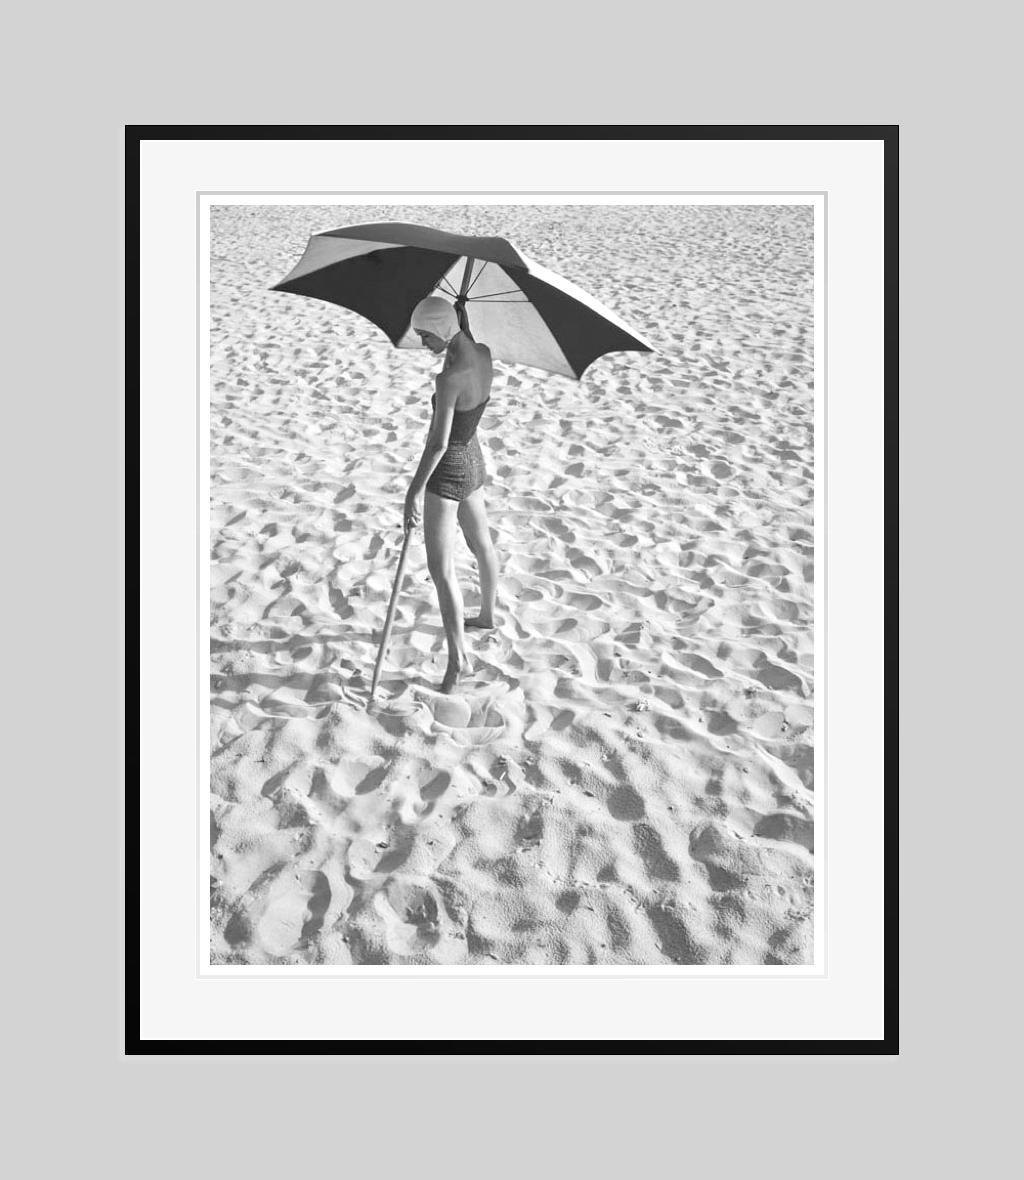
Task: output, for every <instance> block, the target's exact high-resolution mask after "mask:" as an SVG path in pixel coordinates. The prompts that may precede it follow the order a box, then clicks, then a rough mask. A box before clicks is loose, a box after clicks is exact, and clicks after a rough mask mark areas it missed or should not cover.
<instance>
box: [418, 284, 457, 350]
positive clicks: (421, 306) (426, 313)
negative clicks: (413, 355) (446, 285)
mask: <svg viewBox="0 0 1024 1180" xmlns="http://www.w3.org/2000/svg"><path fill="white" fill-rule="evenodd" d="M409 326H410V327H411V328H413V329H414V330H415V331H420V332H433V334H434V335H435V336H438V337H440V338H441V339H442V340H443V341H444V342H445V344H447V343H448V341H449V340H451V338H452V337H453V336H454V335H455V333H456V332H458V330H459V318H458V316H457V315H456V314H455V308H454V307H453V306H452V305H451V304H450V303H449V302H448V300H447V299H442V298H441V297H440V296H439V295H428V296H427V297H426V299H421V300H420V301H419V303H417V304H416V307H415V309H414V310H413V313H412V319H411V321H410V324H409Z"/></svg>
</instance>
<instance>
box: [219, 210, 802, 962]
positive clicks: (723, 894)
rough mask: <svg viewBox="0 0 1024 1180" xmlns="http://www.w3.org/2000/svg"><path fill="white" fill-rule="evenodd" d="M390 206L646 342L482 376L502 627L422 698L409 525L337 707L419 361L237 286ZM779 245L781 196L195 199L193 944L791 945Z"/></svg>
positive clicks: (785, 407)
mask: <svg viewBox="0 0 1024 1180" xmlns="http://www.w3.org/2000/svg"><path fill="white" fill-rule="evenodd" d="M388 220H394V221H414V222H420V223H426V224H433V225H436V226H438V227H439V228H442V229H450V230H461V231H464V232H469V233H486V234H503V235H506V236H509V237H511V238H513V240H515V241H516V242H517V243H518V244H519V245H520V246H521V247H522V248H523V249H524V250H525V251H526V252H527V253H528V254H529V255H531V256H532V257H534V258H536V259H537V260H538V261H539V262H542V263H543V264H544V265H546V266H547V267H549V269H552V270H554V271H556V272H558V273H560V274H562V275H564V276H565V277H566V278H569V279H570V280H572V281H573V282H575V283H577V284H578V285H579V286H582V287H583V288H584V289H585V290H587V291H589V292H590V293H592V294H593V295H594V296H595V297H596V298H597V299H599V300H601V301H602V302H603V303H605V304H606V305H607V306H608V307H610V308H612V309H613V310H614V311H616V312H617V313H618V314H619V315H621V316H622V317H623V318H624V319H625V320H626V321H627V322H628V323H630V324H631V325H633V326H635V327H636V328H637V330H639V331H640V332H641V333H643V334H644V335H645V336H647V338H648V339H650V340H651V341H652V342H653V343H654V344H655V345H656V346H658V347H659V349H661V350H662V352H661V353H660V354H659V355H657V356H645V355H643V354H639V353H617V354H613V355H611V356H608V357H605V358H602V359H601V360H599V361H597V362H596V363H595V364H594V365H593V366H592V367H591V368H590V369H589V370H588V372H587V374H586V375H585V377H584V380H583V382H582V384H577V383H576V382H573V381H571V380H568V379H566V378H562V377H549V376H546V375H544V374H542V373H539V372H537V371H534V370H528V369H522V368H514V367H512V366H500V371H499V372H498V373H497V375H496V378H495V385H494V390H493V398H492V402H491V405H490V406H489V407H488V410H487V412H486V414H485V415H484V419H483V423H482V425H481V428H480V435H481V441H482V442H483V445H484V450H485V454H486V456H487V462H488V469H489V471H490V473H491V482H490V484H489V486H488V490H487V496H488V509H489V512H490V517H491V524H492V528H493V531H494V534H495V541H496V544H497V547H498V550H499V555H500V558H501V561H502V576H501V588H500V602H499V616H500V619H501V623H500V626H499V627H498V629H497V630H496V631H495V632H493V633H491V634H485V633H479V632H472V631H470V632H468V642H469V645H470V647H471V649H472V650H473V651H474V652H475V654H476V656H477V657H478V658H477V670H476V672H475V674H474V675H473V676H472V678H471V679H470V680H469V681H468V682H467V683H465V684H464V685H462V686H461V687H460V688H459V690H458V691H457V693H456V695H454V696H452V697H449V698H445V697H441V696H439V695H438V694H437V693H436V692H435V691H434V686H435V685H436V684H437V683H438V682H439V680H440V677H441V674H442V672H443V670H444V664H445V648H444V634H443V631H442V629H441V620H440V615H439V612H438V608H437V603H436V599H435V597H434V593H433V587H432V585H431V583H430V581H429V579H428V577H427V573H426V563H425V556H424V551H423V544H422V534H417V536H416V538H415V540H414V543H413V547H412V553H411V556H410V560H409V566H408V570H409V576H408V578H407V581H406V586H405V590H404V593H403V596H402V599H401V605H400V607H399V611H398V615H397V619H396V624H395V634H394V640H393V646H392V649H391V653H390V657H389V660H388V663H387V666H386V671H385V674H384V677H383V680H382V688H381V690H380V691H379V698H380V703H379V706H378V707H376V708H373V709H371V710H369V711H368V710H367V709H366V707H365V705H366V699H367V689H368V684H369V679H370V675H371V672H372V668H373V662H374V658H375V656H376V650H377V640H378V638H379V633H380V627H381V625H382V623H383V618H384V613H385V610H386V607H387V599H388V595H389V593H390V590H391V584H392V579H393V577H394V573H395V567H396V561H397V555H398V551H399V547H400V542H401V536H402V534H401V508H402V501H403V497H404V494H405V491H406V488H407V487H408V483H409V480H410V478H411V476H412V472H413V470H414V469H415V465H416V462H417V460H418V458H419V455H420V452H421V449H422V445H423V440H424V436H425V432H426V429H427V425H428V423H429V415H430V405H429V401H430V393H431V389H432V380H431V378H432V375H433V373H434V372H435V371H436V369H437V367H438V365H439V363H440V362H439V360H438V358H435V357H433V356H432V355H430V354H429V353H427V352H426V351H423V352H419V351H399V350H396V349H393V348H392V347H391V345H390V344H389V343H388V342H387V340H386V339H385V338H384V335H383V333H381V332H380V331H379V330H378V329H376V328H374V327H373V326H372V325H371V324H369V323H368V322H367V321H365V320H361V319H360V318H359V317H357V316H356V315H355V314H353V313H351V312H347V311H344V310H342V309H340V308H336V307H332V306H330V305H328V304H325V303H318V302H315V301H313V300H308V299H303V298H301V297H299V296H295V295H286V294H281V293H273V292H270V291H269V290H267V288H268V287H269V286H270V285H271V284H272V283H274V282H276V281H278V280H279V279H280V278H281V277H283V276H284V275H285V274H286V273H287V272H288V270H289V269H290V268H291V266H292V265H293V264H294V262H295V261H296V259H297V258H298V257H299V256H300V254H301V252H302V249H303V247H304V245H305V242H306V239H307V236H308V235H309V234H310V233H313V232H316V231H318V230H324V229H330V228H333V227H335V226H339V225H345V224H353V223H358V222H373V221H388ZM812 230H813V226H812V211H811V210H810V209H806V208H796V207H741V206H734V207H691V208H677V207H650V208H630V207H601V208H596V207H579V206H576V207H561V208H558V207H549V208H546V207H529V208H522V207H501V208H499V207H493V206H492V207H473V208H452V207H422V206H421V207H402V206H391V207H366V206H363V207H318V208H284V207H272V208H266V207H239V208H219V209H215V210H214V214H213V233H212V287H211V301H212V353H213V357H212V366H213V369H212V405H211V488H210V492H211V521H212V564H211V624H212V639H211V651H212V657H211V671H212V699H213V707H212V744H211V792H212V796H211V804H212V822H211V848H212V860H211V864H212V875H213V901H212V916H213V944H212V955H213V960H214V961H215V962H218V963H238V964H265V963H311V964H348V963H356V964H381V963H389V964H399V963H421V964H486V965H494V964H495V963H501V964H525V963H543V964H588V963H591V964H592V963H603V964H615V963H618V964H665V963H712V964H725V963H734V964H749V963H805V962H808V961H810V959H811V955H812V945H811V927H812V922H811V916H812V906H813V872H812V856H811V851H810V850H811V847H812V843H813V821H812V815H813V780H812V770H813V766H812V763H813V758H812V753H813V741H814V737H813V697H812V692H813V680H812V674H813V661H812V605H813V578H814V573H813V568H814V553H813V531H812V530H813V517H812V497H813V393H812ZM460 543H461V542H460ZM461 544H462V549H461V557H460V560H459V562H458V568H459V573H460V580H461V582H462V585H463V592H464V594H465V597H466V606H467V611H470V612H471V611H472V610H473V608H474V607H475V606H476V604H477V603H478V601H479V599H478V595H477V588H476V582H475V572H474V568H473V563H472V559H471V557H470V554H469V552H468V549H466V548H465V545H464V543H461Z"/></svg>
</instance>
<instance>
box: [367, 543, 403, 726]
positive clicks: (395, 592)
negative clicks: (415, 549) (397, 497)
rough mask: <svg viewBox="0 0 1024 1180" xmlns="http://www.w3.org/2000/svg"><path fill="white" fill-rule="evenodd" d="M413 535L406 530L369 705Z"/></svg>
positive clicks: (384, 653) (375, 689)
mask: <svg viewBox="0 0 1024 1180" xmlns="http://www.w3.org/2000/svg"><path fill="white" fill-rule="evenodd" d="M411 536H412V529H409V528H407V529H406V530H405V540H404V541H403V542H402V554H401V556H400V557H399V559H398V573H397V574H395V585H394V587H393V589H392V591H391V601H390V602H389V603H388V614H387V618H386V619H385V620H384V632H383V634H382V635H381V639H380V649H379V650H378V652H377V662H376V664H374V666H373V683H372V684H371V685H370V700H369V701H367V702H366V703H367V705H369V703H370V701H372V700H373V695H374V693H375V692H376V691H377V681H378V680H380V669H381V665H382V664H383V663H384V657H385V655H387V650H388V640H389V639H390V638H391V625H392V623H394V621H395V607H396V606H397V605H398V591H399V588H400V587H401V585H402V574H403V573H404V572H405V559H406V557H408V555H409V538H410V537H411Z"/></svg>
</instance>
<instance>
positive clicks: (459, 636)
mask: <svg viewBox="0 0 1024 1180" xmlns="http://www.w3.org/2000/svg"><path fill="white" fill-rule="evenodd" d="M457 508H458V501H456V500H445V499H443V498H442V497H440V496H435V495H434V494H433V493H432V492H427V493H426V494H425V495H424V497H423V535H424V539H425V541H426V545H427V569H428V570H429V571H430V576H431V578H433V580H434V588H435V589H436V590H437V604H438V606H439V607H440V608H441V622H442V623H443V624H444V635H445V639H446V640H447V643H448V668H447V670H446V671H445V674H444V680H442V681H441V692H444V693H448V692H451V691H452V689H453V688H454V687H455V685H456V683H457V682H458V679H459V676H460V675H461V674H462V672H463V671H465V669H466V667H467V665H468V663H469V661H468V658H467V656H466V637H465V633H464V631H463V620H462V592H461V591H460V589H459V583H458V581H457V580H456V577H455V520H456V510H457Z"/></svg>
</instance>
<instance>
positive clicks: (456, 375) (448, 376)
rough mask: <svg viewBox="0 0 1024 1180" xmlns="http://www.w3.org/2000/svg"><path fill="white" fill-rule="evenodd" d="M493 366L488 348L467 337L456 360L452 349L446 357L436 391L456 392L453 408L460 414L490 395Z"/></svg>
mask: <svg viewBox="0 0 1024 1180" xmlns="http://www.w3.org/2000/svg"><path fill="white" fill-rule="evenodd" d="M493 379H494V366H493V365H492V363H491V350H490V349H489V348H488V347H487V345H486V344H477V343H475V342H474V341H472V340H469V339H468V338H467V339H466V341H465V347H464V348H462V349H460V350H459V356H458V358H457V359H456V357H455V356H454V350H451V351H449V352H448V355H447V356H446V357H445V363H444V367H443V368H442V369H441V372H440V373H438V375H437V380H436V386H437V392H438V393H439V394H440V393H442V392H447V393H455V394H456V401H455V409H456V410H458V411H459V412H460V413H461V412H463V411H465V410H473V409H476V407H477V406H479V405H483V403H484V402H485V401H487V399H488V398H489V397H490V396H491V382H492V381H493Z"/></svg>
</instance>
